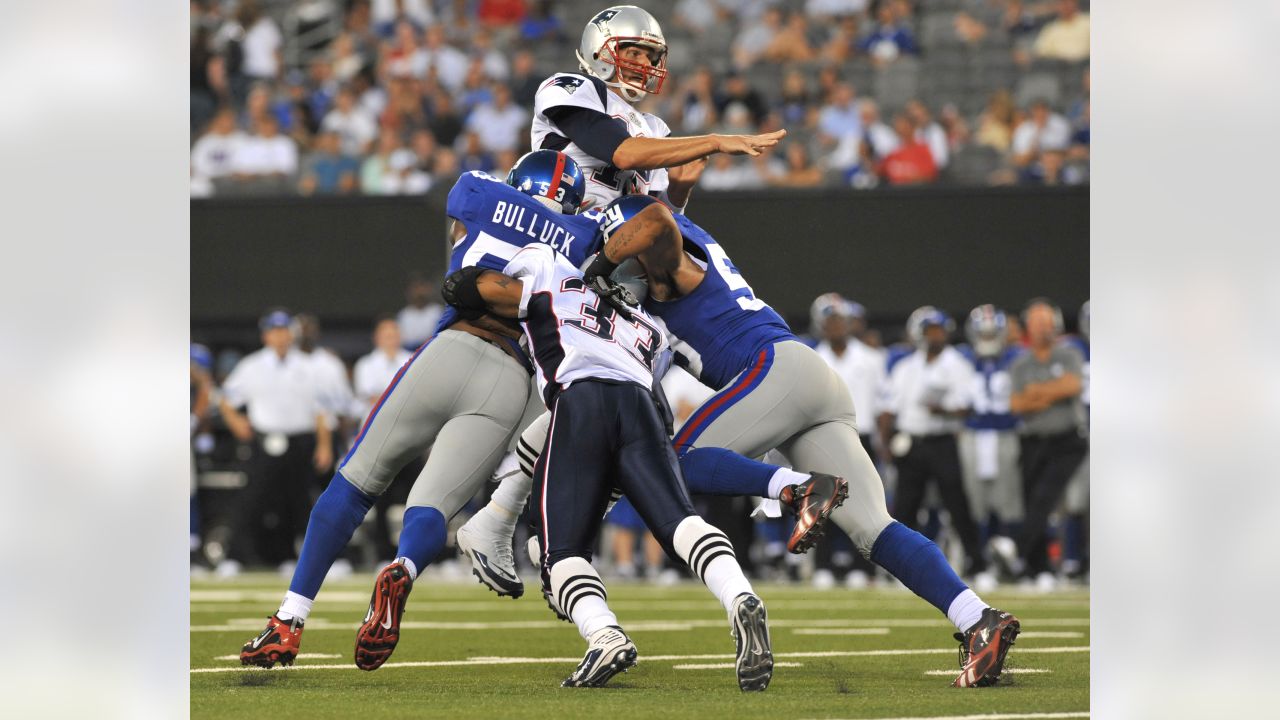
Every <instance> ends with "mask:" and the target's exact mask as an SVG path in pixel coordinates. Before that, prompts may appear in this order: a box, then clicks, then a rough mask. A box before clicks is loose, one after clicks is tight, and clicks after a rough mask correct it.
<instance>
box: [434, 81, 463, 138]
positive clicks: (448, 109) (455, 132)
mask: <svg viewBox="0 0 1280 720" xmlns="http://www.w3.org/2000/svg"><path fill="white" fill-rule="evenodd" d="M430 105H431V113H430V115H431V119H429V120H428V121H427V129H428V130H430V131H431V134H432V135H434V136H435V138H436V142H438V143H440V144H441V145H445V146H447V147H453V145H454V143H456V142H457V141H458V136H459V135H461V134H462V118H460V117H459V116H458V113H457V112H456V111H455V110H454V105H453V97H452V96H451V95H449V93H447V92H444V91H443V90H441V91H439V92H436V93H434V94H432V95H431V102H430Z"/></svg>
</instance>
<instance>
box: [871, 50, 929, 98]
mask: <svg viewBox="0 0 1280 720" xmlns="http://www.w3.org/2000/svg"><path fill="white" fill-rule="evenodd" d="M872 85H873V87H874V88H875V96H876V99H877V100H879V101H880V104H881V105H884V106H886V107H898V108H900V107H902V106H903V105H905V104H906V103H907V101H908V100H911V99H912V98H914V97H916V96H917V95H919V93H920V63H919V61H918V60H916V59H915V58H913V57H900V58H898V59H897V60H895V61H893V62H892V63H890V64H889V65H887V66H886V67H883V68H881V69H880V70H879V71H878V72H877V73H876V75H875V78H874V80H873V83H872Z"/></svg>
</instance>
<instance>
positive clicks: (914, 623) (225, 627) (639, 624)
mask: <svg viewBox="0 0 1280 720" xmlns="http://www.w3.org/2000/svg"><path fill="white" fill-rule="evenodd" d="M648 609H652V608H648ZM415 610H416V608H415ZM265 617H266V616H262V617H244V618H231V619H229V620H227V621H226V622H224V623H222V624H219V625H193V626H191V632H235V631H240V630H247V629H252V628H256V627H257V626H259V625H262V623H263V620H264V619H265ZM623 622H624V623H625V624H626V628H627V630H638V631H641V632H662V631H684V630H692V629H694V628H718V627H724V626H726V625H727V624H728V623H727V621H725V620H722V619H715V620H707V619H699V620H685V619H679V620H667V619H664V620H626V619H625V618H624V620H623ZM769 626H770V627H773V628H809V629H815V630H816V629H819V628H865V629H867V630H873V631H876V632H872V633H833V634H842V635H843V634H849V635H854V634H884V633H881V632H878V631H880V630H886V629H888V628H895V627H904V628H931V627H952V625H951V623H949V622H947V621H946V620H945V619H938V620H926V619H901V618H881V619H870V620H859V619H843V618H837V619H809V620H788V619H776V620H770V621H769ZM1022 626H1023V627H1028V626H1032V627H1035V626H1039V627H1088V626H1089V619H1088V618H1041V619H1038V620H1037V619H1024V620H1022ZM306 627H307V629H308V630H317V631H318V630H355V629H357V628H359V627H360V623H358V622H354V621H353V622H334V621H331V620H329V619H328V618H324V617H314V618H311V619H310V620H309V621H307V626H306ZM400 627H401V628H404V629H406V630H550V629H554V628H561V627H567V624H566V623H563V622H561V621H559V620H504V621H497V622H448V621H434V620H409V621H406V622H403V623H401V624H400ZM1035 632H1038V631H1028V632H1023V633H1022V634H1020V635H1019V637H1021V638H1025V637H1035V635H1034V634H1032V633H1035ZM805 634H814V635H817V634H821V633H818V632H813V633H805ZM1082 636H1083V633H1080V634H1076V635H1062V637H1082ZM1041 637H1056V636H1054V635H1041Z"/></svg>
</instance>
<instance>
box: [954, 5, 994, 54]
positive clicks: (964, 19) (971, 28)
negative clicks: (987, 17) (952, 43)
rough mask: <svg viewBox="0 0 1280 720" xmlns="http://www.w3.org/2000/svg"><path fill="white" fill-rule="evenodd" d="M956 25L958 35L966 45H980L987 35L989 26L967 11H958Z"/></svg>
mask: <svg viewBox="0 0 1280 720" xmlns="http://www.w3.org/2000/svg"><path fill="white" fill-rule="evenodd" d="M954 27H955V31H956V37H957V38H959V39H960V41H961V42H963V43H965V44H966V45H971V46H974V45H979V44H981V43H982V40H983V38H985V37H986V36H987V26H986V25H984V24H983V23H982V21H980V20H978V19H977V18H975V17H974V16H972V15H970V14H969V13H967V12H958V13H956V17H955V22H954Z"/></svg>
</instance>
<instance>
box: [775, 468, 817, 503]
mask: <svg viewBox="0 0 1280 720" xmlns="http://www.w3.org/2000/svg"><path fill="white" fill-rule="evenodd" d="M808 479H809V474H808V473H802V472H796V471H795V470H792V469H791V468H778V471H777V472H775V473H774V474H773V477H771V478H769V497H771V498H779V497H782V488H784V487H786V486H788V485H799V484H800V483H802V482H806V481H808Z"/></svg>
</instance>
